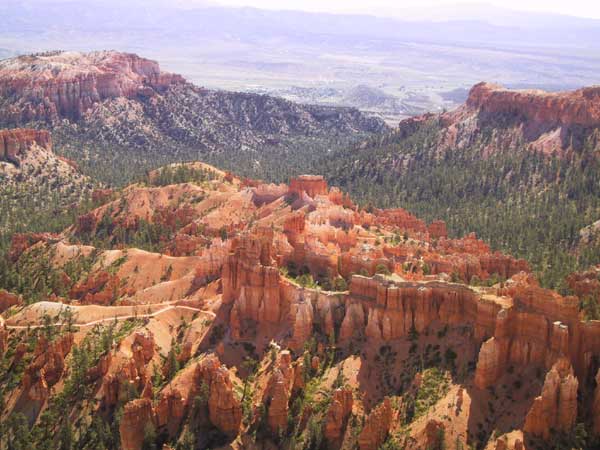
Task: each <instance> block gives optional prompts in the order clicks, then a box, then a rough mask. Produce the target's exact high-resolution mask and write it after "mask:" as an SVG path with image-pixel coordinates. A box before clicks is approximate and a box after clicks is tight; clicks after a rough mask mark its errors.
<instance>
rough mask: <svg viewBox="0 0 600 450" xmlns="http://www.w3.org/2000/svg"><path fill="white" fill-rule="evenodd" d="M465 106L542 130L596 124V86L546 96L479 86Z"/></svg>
mask: <svg viewBox="0 0 600 450" xmlns="http://www.w3.org/2000/svg"><path fill="white" fill-rule="evenodd" d="M466 104H467V106H468V107H469V108H472V109H477V110H479V111H481V112H482V113H487V114H508V115H514V116H518V117H520V118H522V119H523V120H524V121H526V122H529V123H532V124H535V125H536V126H540V127H544V128H553V127H557V126H561V125H566V126H573V125H577V126H582V127H596V126H598V125H600V87H588V88H583V89H579V90H577V91H573V92H562V93H547V92H544V91H511V90H509V89H505V88H503V87H502V86H499V85H495V84H490V83H479V84H476V85H475V86H473V88H472V89H471V91H470V92H469V97H468V98H467V102H466Z"/></svg>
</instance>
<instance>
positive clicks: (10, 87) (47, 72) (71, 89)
mask: <svg viewBox="0 0 600 450" xmlns="http://www.w3.org/2000/svg"><path fill="white" fill-rule="evenodd" d="M34 68H35V70H33V69H34ZM183 82H184V80H183V78H181V77H180V76H179V75H172V74H168V73H164V72H161V71H160V68H159V66H158V64H157V63H156V62H154V61H151V60H148V59H145V58H140V57H139V56H137V55H134V54H128V53H118V52H93V53H88V54H82V53H77V52H50V53H47V54H40V55H35V56H21V57H18V58H15V59H9V60H5V61H1V62H0V96H1V97H5V98H6V99H15V101H14V102H12V103H11V104H9V105H6V107H4V108H2V113H0V120H1V121H3V122H8V123H13V124H19V123H27V122H30V121H34V120H41V121H50V122H53V121H56V120H58V119H60V118H68V119H75V120H77V119H79V118H80V117H81V116H82V115H83V114H84V113H85V112H86V111H87V110H88V109H90V108H91V107H92V106H93V105H94V104H96V103H98V102H101V101H102V100H105V99H109V98H117V97H126V98H133V97H136V96H140V95H141V96H151V95H153V93H154V92H155V91H159V92H160V91H162V90H164V89H166V88H168V87H169V86H171V85H174V84H178V83H183Z"/></svg>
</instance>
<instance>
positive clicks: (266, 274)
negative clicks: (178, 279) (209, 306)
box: [222, 228, 282, 336]
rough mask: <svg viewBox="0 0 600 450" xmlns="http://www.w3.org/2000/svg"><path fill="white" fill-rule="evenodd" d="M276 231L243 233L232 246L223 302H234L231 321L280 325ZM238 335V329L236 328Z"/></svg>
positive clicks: (280, 305)
mask: <svg viewBox="0 0 600 450" xmlns="http://www.w3.org/2000/svg"><path fill="white" fill-rule="evenodd" d="M272 245H273V231H272V230H270V229H268V228H263V229H261V230H259V232H258V234H248V233H247V234H244V235H242V236H240V238H239V239H237V240H236V242H235V243H234V244H233V246H232V247H233V248H232V249H233V254H231V255H230V256H229V257H228V258H227V260H226V262H225V264H224V265H223V273H222V280H223V301H224V302H225V303H231V302H233V301H234V300H235V304H234V306H233V309H232V312H231V315H232V319H231V320H232V322H234V323H239V321H240V319H250V320H253V321H255V322H259V323H271V324H277V323H279V321H280V319H281V317H282V302H281V299H280V292H279V281H280V275H279V270H278V269H277V268H276V267H274V266H273V263H274V261H273V255H272ZM233 333H234V335H238V336H239V334H238V333H239V329H238V330H236V327H234V329H233Z"/></svg>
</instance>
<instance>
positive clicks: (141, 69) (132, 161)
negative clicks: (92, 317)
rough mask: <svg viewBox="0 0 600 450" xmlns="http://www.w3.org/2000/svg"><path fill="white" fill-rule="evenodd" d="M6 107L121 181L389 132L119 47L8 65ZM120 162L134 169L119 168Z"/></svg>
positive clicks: (359, 117) (345, 112) (354, 113)
mask: <svg viewBox="0 0 600 450" xmlns="http://www.w3.org/2000/svg"><path fill="white" fill-rule="evenodd" d="M0 105H1V108H0V109H1V111H2V112H1V113H0V126H4V127H15V126H29V127H34V128H47V127H49V128H50V129H51V130H52V131H53V135H54V138H55V142H56V148H58V149H59V152H62V153H64V154H65V155H66V156H68V157H69V158H72V159H75V160H77V161H79V162H80V163H81V165H82V169H84V170H85V171H87V173H90V174H91V173H94V175H97V176H98V175H99V176H100V177H102V175H104V178H103V179H104V181H108V182H112V181H116V182H117V183H125V182H127V181H131V179H132V177H135V176H139V175H140V174H142V173H143V171H144V170H147V169H150V168H153V167H157V166H160V165H163V164H165V163H169V162H175V161H181V160H190V159H203V158H204V159H208V160H211V157H212V158H213V159H212V160H213V161H214V158H217V157H218V158H221V159H220V160H218V162H221V163H223V161H227V162H228V164H229V166H233V165H234V164H236V161H237V162H239V158H243V159H244V163H243V164H242V165H243V166H245V167H251V166H252V165H253V164H256V165H258V167H264V166H265V165H268V164H270V162H271V161H273V160H274V159H275V160H276V159H278V158H283V159H286V158H288V157H291V158H294V157H297V158H301V159H304V160H308V159H310V158H311V154H309V153H320V152H323V150H324V149H326V148H331V147H332V146H333V147H335V146H339V145H341V144H342V142H343V143H349V142H351V141H357V140H359V139H363V138H365V137H366V136H367V135H369V134H371V133H379V132H382V131H384V130H385V129H386V128H387V127H386V126H385V124H384V123H383V122H382V121H381V120H379V119H375V118H370V117H366V116H365V115H363V114H362V113H360V112H359V111H358V110H356V109H353V108H336V107H325V106H305V105H298V104H295V103H292V102H289V101H286V100H283V99H279V98H275V97H270V96H265V95H256V94H243V93H236V92H225V91H213V90H208V89H203V88H199V87H197V86H195V85H193V84H191V83H188V82H186V81H185V80H184V79H183V78H182V77H181V76H179V75H174V74H170V73H166V72H162V71H161V70H160V68H159V66H158V64H157V63H156V62H154V61H151V60H148V59H145V58H141V57H139V56H137V55H134V54H128V53H120V52H115V51H110V52H106V51H104V52H92V53H89V54H84V53H78V52H47V53H40V54H35V55H28V56H21V57H17V58H13V59H8V60H4V61H1V62H0ZM336 140H339V143H337V142H336ZM291 149H295V150H294V152H293V153H294V155H292V156H290V151H291ZM296 150H297V151H296ZM217 155H218V156H217ZM313 156H314V155H313ZM115 161H120V164H124V167H127V169H128V170H130V172H128V173H123V172H121V173H118V172H117V171H114V170H113V169H112V167H113V166H114V164H115ZM277 164H279V163H277ZM225 165H226V166H227V163H226V164H225ZM261 170H262V169H261ZM273 170H276V169H275V168H273Z"/></svg>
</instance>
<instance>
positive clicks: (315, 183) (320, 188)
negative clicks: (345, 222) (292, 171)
mask: <svg viewBox="0 0 600 450" xmlns="http://www.w3.org/2000/svg"><path fill="white" fill-rule="evenodd" d="M328 190H329V189H328V187H327V181H325V179H324V178H323V177H322V176H320V175H300V176H299V177H298V178H292V179H291V180H290V192H295V193H297V194H301V193H302V192H305V193H306V194H308V196H309V197H312V198H315V197H316V196H317V195H326V194H327V192H328Z"/></svg>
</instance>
